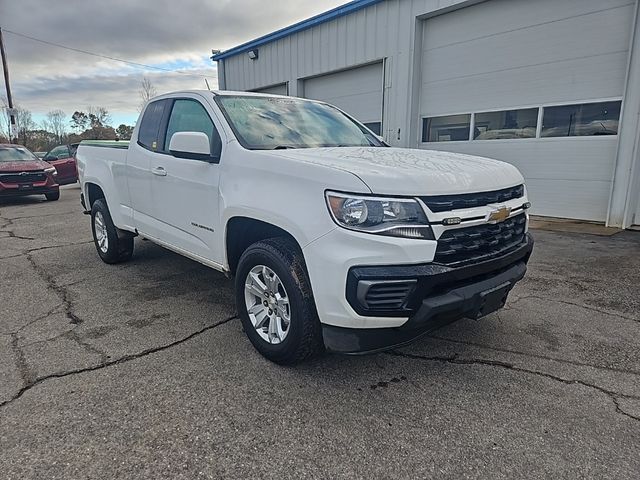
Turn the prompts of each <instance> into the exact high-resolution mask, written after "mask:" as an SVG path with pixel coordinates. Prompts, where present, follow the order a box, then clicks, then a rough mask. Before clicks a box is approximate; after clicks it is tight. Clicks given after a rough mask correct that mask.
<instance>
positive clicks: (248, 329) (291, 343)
mask: <svg viewBox="0 0 640 480" xmlns="http://www.w3.org/2000/svg"><path fill="white" fill-rule="evenodd" d="M256 265H265V266H267V267H269V268H270V269H271V270H273V271H274V272H275V273H276V275H278V277H280V281H281V282H282V284H283V285H284V288H285V290H286V291H287V296H288V297H289V306H290V309H291V322H290V324H289V329H290V330H289V333H288V334H287V336H286V338H285V339H284V340H283V341H282V342H280V343H278V344H271V343H268V342H267V341H265V340H264V339H263V338H262V337H260V335H258V332H256V330H255V328H254V327H253V324H252V323H251V320H250V319H249V314H248V312H247V307H246V303H245V298H244V288H245V281H246V278H247V275H248V273H249V271H250V270H251V269H252V268H253V267H255V266H256ZM304 301H305V300H304V298H303V295H302V292H301V286H300V285H299V284H298V283H297V282H296V281H295V279H294V277H293V275H292V273H291V266H289V265H286V264H285V263H284V262H283V261H282V259H280V258H279V257H278V256H277V255H274V254H273V253H272V252H271V251H270V250H269V249H267V248H264V247H263V246H262V245H261V244H256V245H254V246H252V247H249V249H248V250H247V251H246V252H245V253H244V254H243V256H242V258H241V259H240V262H239V264H238V270H237V271H236V302H237V303H236V304H237V308H238V315H239V317H240V320H241V322H242V326H243V327H244V330H245V333H246V334H247V336H248V337H249V340H250V341H251V343H252V344H253V346H254V347H255V348H256V349H257V350H258V351H259V352H260V353H262V354H263V355H264V356H265V357H267V358H268V359H269V360H272V361H274V362H277V363H281V362H282V363H288V362H287V360H288V359H289V358H290V357H292V356H293V355H294V354H295V351H296V350H297V348H298V345H299V344H300V343H301V341H302V335H303V331H304V329H303V328H302V322H303V321H305V319H304V318H302V317H303V315H304V311H305V308H304Z"/></svg>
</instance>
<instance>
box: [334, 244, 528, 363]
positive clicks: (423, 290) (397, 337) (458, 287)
mask: <svg viewBox="0 0 640 480" xmlns="http://www.w3.org/2000/svg"><path fill="white" fill-rule="evenodd" d="M533 243H534V242H533V238H532V237H531V235H530V234H527V235H526V237H525V241H524V242H523V243H521V244H520V245H519V246H518V247H517V248H516V249H514V250H512V251H511V252H509V253H507V254H505V255H502V256H500V257H497V258H493V259H491V260H486V261H484V262H480V263H476V264H471V265H467V266H464V267H459V268H452V267H447V266H444V265H439V264H422V265H402V266H373V267H357V268H354V269H352V271H351V272H350V278H357V279H358V280H359V281H360V280H363V279H364V280H365V281H366V279H368V278H371V279H376V280H385V279H388V280H394V279H398V278H402V279H407V278H413V279H415V280H416V288H415V290H414V291H413V293H412V294H411V301H410V302H409V307H410V313H409V318H408V320H407V321H406V322H404V323H403V324H402V325H400V326H397V327H392V328H344V327H341V326H335V325H328V324H323V326H322V327H323V337H324V343H325V347H326V348H327V349H328V350H331V351H334V352H341V353H370V352H375V351H380V350H385V349H388V348H393V347H397V346H399V345H403V344H406V343H408V342H411V341H413V340H415V339H416V338H418V337H419V336H421V335H424V334H426V333H428V332H431V331H433V330H435V329H437V328H439V327H441V326H443V325H446V324H448V323H451V322H454V321H456V320H458V319H461V318H464V317H472V318H479V317H481V316H484V315H487V314H488V313H491V312H493V311H495V310H497V309H499V308H501V307H502V306H504V303H505V302H506V299H507V295H508V294H509V292H510V291H511V289H512V288H513V286H514V285H515V284H516V283H517V282H518V281H519V280H521V279H522V278H523V277H524V275H525V272H526V270H527V262H528V261H529V257H530V256H531V252H532V250H533ZM348 295H349V289H348V290H347V296H348Z"/></svg>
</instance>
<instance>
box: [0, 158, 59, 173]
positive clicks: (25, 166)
mask: <svg viewBox="0 0 640 480" xmlns="http://www.w3.org/2000/svg"><path fill="white" fill-rule="evenodd" d="M50 167H51V165H49V164H48V163H47V162H43V161H42V160H27V161H19V162H0V172H2V173H13V172H33V171H36V170H44V169H45V168H50Z"/></svg>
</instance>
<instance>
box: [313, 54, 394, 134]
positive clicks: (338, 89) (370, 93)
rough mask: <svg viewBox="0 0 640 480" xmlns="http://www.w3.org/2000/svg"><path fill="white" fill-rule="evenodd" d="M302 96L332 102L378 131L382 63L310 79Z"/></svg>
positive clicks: (380, 114)
mask: <svg viewBox="0 0 640 480" xmlns="http://www.w3.org/2000/svg"><path fill="white" fill-rule="evenodd" d="M304 96H305V97H306V98H313V99H314V100H322V101H324V102H327V103H331V104H333V105H335V106H337V107H339V108H341V109H342V110H344V111H345V112H347V113H348V114H350V115H352V116H353V117H355V118H357V119H358V120H360V121H361V122H362V123H364V124H366V125H367V126H368V127H369V128H370V129H371V130H373V131H374V132H375V133H377V134H380V130H381V127H382V63H375V64H372V65H366V66H364V67H358V68H352V69H350V70H344V71H341V72H337V73H332V74H328V75H322V76H320V77H314V78H309V79H307V80H305V82H304Z"/></svg>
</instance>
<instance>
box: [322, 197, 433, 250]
mask: <svg viewBox="0 0 640 480" xmlns="http://www.w3.org/2000/svg"><path fill="white" fill-rule="evenodd" d="M326 197H327V205H328V206H329V211H330V212H331V216H332V217H333V220H334V221H335V222H336V223H337V224H338V225H340V226H341V227H344V228H348V229H350V230H356V231H358V232H366V233H375V234H378V235H388V236H391V237H403V238H419V239H428V240H433V238H434V237H433V232H432V231H431V227H430V226H429V221H428V220H427V217H426V216H425V214H424V211H423V210H422V207H421V206H420V204H419V203H418V202H417V201H416V200H414V199H410V198H381V197H364V196H357V195H350V194H344V193H336V192H327V193H326Z"/></svg>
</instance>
